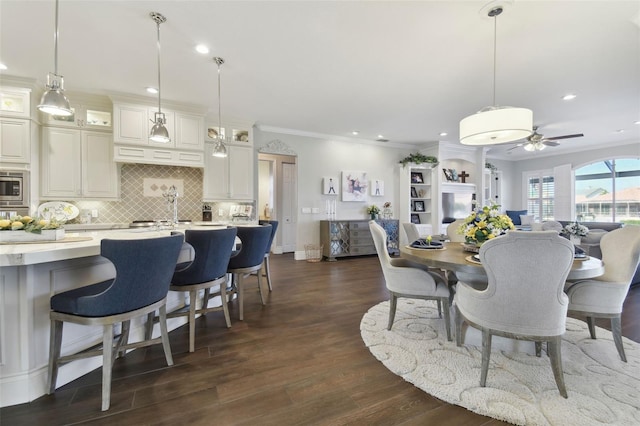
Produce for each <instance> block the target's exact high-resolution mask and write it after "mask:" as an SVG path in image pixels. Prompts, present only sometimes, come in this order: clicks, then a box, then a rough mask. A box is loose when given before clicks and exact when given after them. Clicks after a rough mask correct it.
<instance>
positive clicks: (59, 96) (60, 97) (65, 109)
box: [38, 0, 73, 117]
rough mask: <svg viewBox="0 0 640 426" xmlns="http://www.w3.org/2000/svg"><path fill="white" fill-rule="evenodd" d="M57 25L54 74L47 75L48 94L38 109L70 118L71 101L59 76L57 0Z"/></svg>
mask: <svg viewBox="0 0 640 426" xmlns="http://www.w3.org/2000/svg"><path fill="white" fill-rule="evenodd" d="M55 22H56V24H55V31H54V33H53V47H54V53H53V58H54V62H53V72H50V73H49V74H47V85H46V88H47V90H46V92H44V94H43V95H42V99H40V105H38V109H39V110H40V111H42V112H44V113H45V114H51V115H59V116H62V117H68V116H70V115H73V110H72V109H71V107H70V106H69V99H67V97H66V96H65V95H64V78H63V77H62V76H61V75H58V0H56V21H55Z"/></svg>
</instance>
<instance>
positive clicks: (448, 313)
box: [438, 298, 452, 342]
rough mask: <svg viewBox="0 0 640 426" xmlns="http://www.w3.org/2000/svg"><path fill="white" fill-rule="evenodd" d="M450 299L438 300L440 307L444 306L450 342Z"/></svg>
mask: <svg viewBox="0 0 640 426" xmlns="http://www.w3.org/2000/svg"><path fill="white" fill-rule="evenodd" d="M448 300H449V298H446V299H441V300H438V306H440V305H444V327H445V328H446V329H447V340H448V341H449V342H450V341H451V340H452V339H451V317H450V312H449V304H448V303H447V301H448Z"/></svg>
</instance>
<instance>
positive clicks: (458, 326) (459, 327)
mask: <svg viewBox="0 0 640 426" xmlns="http://www.w3.org/2000/svg"><path fill="white" fill-rule="evenodd" d="M455 314H456V318H455V323H456V346H462V322H463V319H462V314H461V313H460V309H458V305H456V312H455Z"/></svg>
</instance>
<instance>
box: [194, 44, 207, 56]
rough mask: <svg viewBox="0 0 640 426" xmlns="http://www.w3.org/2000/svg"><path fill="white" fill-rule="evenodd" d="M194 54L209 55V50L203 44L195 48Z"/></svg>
mask: <svg viewBox="0 0 640 426" xmlns="http://www.w3.org/2000/svg"><path fill="white" fill-rule="evenodd" d="M196 52H198V53H201V54H203V55H206V54H207V53H209V48H208V47H207V46H205V45H204V44H199V45H197V46H196Z"/></svg>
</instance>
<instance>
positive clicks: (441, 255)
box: [400, 242, 604, 281]
mask: <svg viewBox="0 0 640 426" xmlns="http://www.w3.org/2000/svg"><path fill="white" fill-rule="evenodd" d="M474 254H475V253H472V252H469V251H465V250H464V248H463V247H462V244H461V243H458V242H446V243H444V246H443V248H441V249H419V248H412V247H410V246H402V247H400V257H402V258H404V259H408V260H411V261H413V262H417V263H420V264H422V265H426V266H429V267H431V268H439V269H444V270H447V271H454V272H465V273H469V274H475V275H480V276H485V277H486V275H487V274H486V272H485V269H484V267H483V266H482V264H480V263H479V262H474V261H472V260H471V256H473V255H474ZM602 274H604V263H603V262H602V260H600V259H598V258H596V257H589V256H587V257H586V258H583V259H575V260H574V261H573V265H572V266H571V271H569V276H568V277H567V281H576V280H584V279H588V278H595V277H598V276H600V275H602Z"/></svg>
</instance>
